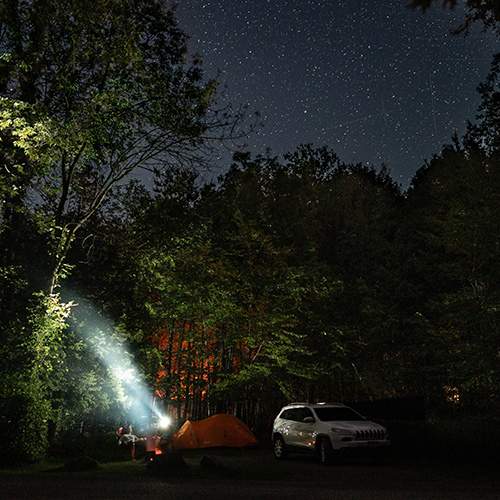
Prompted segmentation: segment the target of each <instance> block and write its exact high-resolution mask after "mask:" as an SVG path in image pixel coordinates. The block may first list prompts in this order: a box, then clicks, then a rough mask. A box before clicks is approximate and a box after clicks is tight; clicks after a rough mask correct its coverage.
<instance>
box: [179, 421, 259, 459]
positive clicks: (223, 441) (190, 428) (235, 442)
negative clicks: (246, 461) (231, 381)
mask: <svg viewBox="0 0 500 500" xmlns="http://www.w3.org/2000/svg"><path fill="white" fill-rule="evenodd" d="M258 445H259V442H258V441H257V439H256V437H255V436H254V435H253V432H252V431H251V430H250V429H249V428H248V427H247V426H246V425H245V424H244V423H243V422H242V421H241V420H239V419H238V418H236V417H233V416H232V415H228V414H227V413H221V414H218V415H214V416H212V417H209V418H206V419H204V420H200V421H199V422H195V421H192V420H186V422H185V423H184V425H183V426H182V427H181V428H180V429H179V432H178V433H177V434H176V435H175V436H174V439H173V440H172V447H173V448H174V449H175V450H184V449H192V448H212V447H216V446H228V447H232V448H247V447H249V446H258Z"/></svg>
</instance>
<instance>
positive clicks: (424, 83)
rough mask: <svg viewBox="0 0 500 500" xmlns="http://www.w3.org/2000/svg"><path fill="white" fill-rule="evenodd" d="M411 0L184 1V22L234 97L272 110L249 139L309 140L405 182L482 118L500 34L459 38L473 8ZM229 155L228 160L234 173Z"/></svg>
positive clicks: (255, 144) (285, 143) (289, 146)
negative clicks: (482, 95)
mask: <svg viewBox="0 0 500 500" xmlns="http://www.w3.org/2000/svg"><path fill="white" fill-rule="evenodd" d="M408 3H409V0H396V1H392V2H391V1H389V0H381V1H377V0H375V1H374V0H347V1H333V0H317V1H304V0H222V1H213V2H212V1H211V2H206V1H202V0H180V2H179V7H178V10H177V18H178V20H179V22H180V26H181V28H182V29H183V30H184V31H185V32H186V33H188V34H189V35H190V36H191V40H190V45H189V46H190V51H191V52H198V53H199V54H200V55H201V56H202V58H203V66H204V69H205V73H206V75H207V76H209V77H214V76H215V75H216V74H217V72H220V76H219V80H220V82H221V83H224V84H227V90H226V96H227V97H226V99H227V102H232V103H234V104H235V105H238V104H248V105H249V109H250V110H251V111H259V112H260V113H261V114H262V121H263V128H261V129H260V130H259V132H258V133H255V134H253V135H252V136H251V137H250V138H249V139H248V141H247V143H248V146H247V148H246V149H247V150H249V151H251V152H252V154H253V155H257V154H264V153H265V152H266V149H267V148H270V150H271V153H272V155H273V156H274V155H276V156H279V155H281V154H283V153H284V152H287V151H294V150H295V149H296V147H297V146H298V145H299V144H301V143H312V144H313V145H314V146H315V147H319V146H324V145H326V146H329V147H331V148H332V149H333V150H334V151H335V152H336V153H337V154H338V155H339V157H340V158H341V160H342V161H344V162H346V163H349V162H362V163H364V164H371V165H375V166H380V165H381V164H382V163H385V164H386V165H387V166H388V167H389V169H390V171H391V174H392V176H393V178H394V179H395V180H396V181H397V182H398V183H400V184H401V185H402V187H403V188H406V187H407V186H408V182H409V180H410V179H411V177H412V176H413V174H414V173H415V171H416V170H417V169H418V168H419V167H421V166H422V165H423V164H424V159H426V158H427V159H430V158H431V156H432V155H433V154H434V153H438V152H439V151H440V150H441V147H442V145H443V144H445V143H450V142H451V140H450V138H451V135H452V133H453V131H454V130H457V131H458V133H459V135H461V134H462V133H463V132H464V131H465V123H466V120H467V119H469V120H473V119H474V117H475V115H476V112H477V106H478V104H479V97H478V94H477V92H476V88H477V85H478V84H479V83H480V82H481V81H483V80H484V78H485V77H486V75H487V73H488V71H489V67H490V62H491V56H492V54H493V53H495V52H496V51H499V50H500V48H499V45H500V43H499V41H498V40H496V39H495V37H494V35H493V34H492V33H491V32H488V33H486V34H484V33H482V31H481V29H482V26H481V25H478V26H476V27H475V29H474V30H473V32H472V33H471V34H470V35H469V36H468V37H467V38H464V37H463V35H458V36H457V35H451V34H450V29H453V28H456V27H457V26H458V25H459V24H461V23H462V22H463V20H464V10H458V9H457V10H456V11H453V12H452V11H449V10H443V9H442V8H441V7H440V5H441V2H439V5H438V4H436V5H435V6H434V7H433V8H432V9H431V10H429V11H427V12H426V13H425V14H423V13H422V12H421V11H420V10H419V11H413V10H410V9H408V8H406V5H407V4H408ZM227 163H228V158H227V155H226V156H225V157H221V158H220V159H219V165H218V166H217V168H220V169H221V170H223V169H224V165H227Z"/></svg>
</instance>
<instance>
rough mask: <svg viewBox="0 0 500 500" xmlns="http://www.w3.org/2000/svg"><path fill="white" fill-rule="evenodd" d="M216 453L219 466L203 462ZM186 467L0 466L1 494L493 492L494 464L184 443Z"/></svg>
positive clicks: (384, 495) (398, 495) (485, 495)
mask: <svg viewBox="0 0 500 500" xmlns="http://www.w3.org/2000/svg"><path fill="white" fill-rule="evenodd" d="M207 455H208V456H215V457H217V458H218V461H219V462H220V464H221V465H222V467H221V468H211V469H205V468H203V467H201V465H200V464H201V459H202V458H203V457H204V456H207ZM182 457H183V459H184V461H185V462H186V464H187V466H188V467H187V469H186V470H185V471H183V472H179V471H174V470H172V471H169V472H167V473H166V474H165V475H163V476H161V477H158V476H155V475H151V474H150V473H149V472H148V471H147V470H146V467H145V463H144V461H143V460H128V461H121V462H111V463H107V464H103V465H101V466H99V467H98V468H97V469H94V470H92V471H88V472H79V473H68V472H64V471H63V470H61V469H58V468H57V467H56V466H55V465H56V464H52V466H51V467H48V468H45V469H38V470H23V471H8V472H5V471H4V472H3V473H0V498H1V499H9V500H10V499H19V500H21V499H25V498H26V499H27V498H40V499H46V500H56V499H57V500H63V499H75V500H80V499H92V500H98V499H103V500H104V499H134V500H135V499H141V500H160V499H161V500H163V499H179V498H188V499H190V498H203V499H212V498H213V499H219V500H220V499H232V500H237V499H240V498H241V499H243V498H245V499H252V498H259V499H262V498H272V499H280V498H287V499H293V498H301V499H309V498H314V499H322V498H338V499H346V500H350V499H361V500H363V499H365V498H366V499H368V498H369V499H375V500H378V499H380V500H393V499H402V498H404V499H405V500H407V499H409V500H411V499H454V500H460V499H471V498H479V499H484V500H488V499H493V498H495V499H498V498H500V479H499V478H498V477H497V476H496V475H495V473H494V468H493V466H492V468H491V470H489V468H488V465H486V466H484V465H482V466H479V465H478V464H476V465H475V466H473V467H471V466H470V465H468V466H467V467H466V466H463V465H462V466H460V465H456V464H455V465H451V464H449V463H443V462H436V461H429V460H425V461H421V460H413V459H409V458H408V457H402V456H397V457H392V458H391V459H390V460H389V461H388V462H387V463H386V464H385V465H382V466H373V465H371V464H370V463H369V462H363V461H359V462H348V463H345V464H343V465H338V466H332V467H323V466H321V465H320V464H319V463H318V462H317V461H316V460H315V459H313V458H312V457H307V456H298V455H297V456H291V457H290V458H289V459H288V460H286V461H277V460H275V459H274V458H273V457H272V455H271V453H270V451H269V450H268V449H256V450H246V451H241V450H231V449H211V450H189V451H184V452H182Z"/></svg>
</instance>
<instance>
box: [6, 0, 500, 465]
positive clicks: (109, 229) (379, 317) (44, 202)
mask: <svg viewBox="0 0 500 500" xmlns="http://www.w3.org/2000/svg"><path fill="white" fill-rule="evenodd" d="M414 3H415V4H416V5H417V4H418V5H420V6H422V5H423V6H425V5H426V4H427V3H428V2H414ZM48 4H49V2H43V1H39V0H32V1H29V2H18V1H16V0H7V1H5V2H2V4H1V5H0V48H1V50H0V52H1V53H2V54H3V55H0V160H1V161H0V166H1V168H0V280H1V286H0V352H1V359H2V363H1V365H0V372H1V377H2V384H1V385H0V422H1V424H2V430H3V432H4V440H3V442H2V444H1V445H0V451H1V452H2V453H8V454H10V455H11V456H12V454H14V455H17V456H19V457H24V458H28V459H36V458H39V457H40V456H42V455H43V453H44V452H45V450H46V449H47V446H48V443H49V442H53V441H54V440H57V439H58V438H59V437H60V436H62V435H64V434H67V433H79V432H83V431H84V430H88V431H95V430H99V429H103V428H110V427H112V426H114V425H117V424H118V423H119V422H123V421H124V419H129V421H130V419H133V418H134V417H132V416H131V415H132V414H131V412H132V411H133V410H134V408H135V410H137V405H138V400H139V399H141V398H142V396H140V395H139V393H140V392H141V391H142V392H144V393H145V394H146V395H147V396H146V398H142V399H143V401H142V402H143V403H144V401H145V400H147V399H148V398H149V399H150V400H151V401H154V404H155V405H157V406H159V407H162V408H164V409H165V411H168V412H169V413H170V414H171V415H172V416H174V417H176V418H177V419H179V420H182V419H185V418H192V419H200V418H204V417H206V416H209V415H211V414H214V413H217V412H231V413H234V414H236V415H237V416H239V417H241V418H243V419H244V420H245V421H247V422H248V423H250V424H252V425H266V424H267V423H268V421H269V419H270V418H272V417H273V416H274V415H275V413H276V412H277V410H278V409H279V407H280V405H281V404H282V403H283V402H287V401H289V400H309V401H313V400H333V401H350V402H354V401H366V400H371V399H374V400H375V399H382V398H396V397H403V396H421V397H424V398H425V401H426V405H427V407H428V408H429V409H430V411H432V412H436V413H444V414H446V413H465V414H470V415H473V414H497V413H498V411H499V409H500V335H499V333H500V325H499V321H500V287H499V283H500V266H499V258H500V236H499V235H500V113H499V111H500V84H499V78H500V55H498V56H496V57H495V58H494V60H493V61H492V65H491V72H490V74H489V75H488V77H487V79H486V80H485V82H484V83H483V84H481V85H480V87H479V89H478V91H479V93H480V96H481V106H480V108H479V110H478V116H477V117H476V118H475V120H474V121H473V122H471V123H469V125H468V128H467V132H466V133H465V135H464V136H463V137H457V136H455V137H451V138H450V144H448V145H444V146H443V148H442V150H441V151H439V152H436V155H435V156H434V157H433V158H431V159H429V160H428V161H427V162H426V163H425V164H424V165H423V166H422V167H421V168H420V169H419V170H418V172H417V173H416V174H415V176H414V178H413V180H412V182H411V185H410V187H409V189H408V190H407V191H405V192H403V191H402V190H401V188H400V186H399V185H398V184H397V183H396V182H395V181H394V180H393V179H392V178H391V175H390V171H389V170H388V169H387V168H386V167H384V166H381V167H379V168H374V167H366V166H363V165H360V164H345V163H343V162H342V161H341V159H340V158H338V157H337V155H336V154H335V152H334V151H332V150H330V149H329V148H328V147H314V146H313V145H307V144H306V145H300V146H298V147H297V149H296V151H291V152H289V153H288V154H287V155H285V156H284V157H283V158H278V157H273V156H271V155H269V156H259V157H252V156H251V155H250V154H249V153H246V152H245V151H244V150H242V151H238V152H236V153H235V154H234V159H233V163H232V165H230V166H228V169H227V171H226V172H225V173H224V174H222V175H221V176H220V177H219V178H218V179H216V180H213V181H210V182H205V181H204V179H205V176H204V175H203V174H204V173H206V169H207V168H210V164H209V161H208V160H207V158H209V157H207V155H206V153H207V148H208V147H209V144H210V141H213V140H215V139H217V140H224V138H229V139H234V135H235V134H236V132H235V130H237V127H236V126H237V125H238V124H241V123H242V121H243V120H244V110H241V112H240V111H237V110H236V111H235V109H220V108H218V104H217V103H218V101H217V95H218V90H217V85H216V83H215V82H207V81H205V80H204V78H203V73H202V68H201V65H200V64H201V63H200V61H199V60H198V59H197V58H193V59H189V55H188V54H187V53H186V35H185V34H184V33H183V32H182V31H181V30H180V29H179V28H178V26H177V22H176V20H175V10H173V9H171V8H169V7H168V5H166V4H165V2H163V1H158V0H140V1H136V2H129V1H127V0H117V1H115V2H111V3H110V2H93V3H92V5H90V4H88V3H86V2H85V1H83V0H72V1H69V2H68V1H65V2H50V5H48ZM471 4H474V3H473V2H471ZM471 9H472V10H471V14H470V16H469V20H470V22H474V21H475V20H476V19H475V18H474V17H473V14H474V15H476V14H477V13H478V11H477V10H474V5H472V7H471ZM488 13H489V14H488V15H489V17H488V20H489V23H490V25H491V26H493V28H496V27H497V26H498V24H497V21H496V19H495V18H494V17H493V14H492V13H491V12H490V11H488ZM471 118H473V117H471ZM244 126H246V127H248V126H249V127H250V128H251V125H248V124H246V125H244ZM247 133H248V130H247V129H246V130H245V131H244V134H247ZM207 141H208V142H207ZM139 171H141V172H142V174H141V175H139V174H137V172H139ZM145 172H147V175H148V178H149V179H152V182H151V183H150V184H148V185H144V184H143V183H142V182H141V181H140V179H141V178H144V173H145ZM134 173H136V174H137V175H133V174H134ZM145 404H146V403H145ZM151 404H152V403H151ZM146 407H147V404H146ZM136 416H137V418H139V416H140V411H139V410H137V413H136Z"/></svg>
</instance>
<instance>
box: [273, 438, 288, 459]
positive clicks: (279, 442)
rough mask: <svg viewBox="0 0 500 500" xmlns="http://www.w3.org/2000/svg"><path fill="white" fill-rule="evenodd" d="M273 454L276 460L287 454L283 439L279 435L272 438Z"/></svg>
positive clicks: (283, 457)
mask: <svg viewBox="0 0 500 500" xmlns="http://www.w3.org/2000/svg"><path fill="white" fill-rule="evenodd" d="M273 454H274V456H275V457H276V458H277V459H278V460H283V459H285V458H286V457H287V455H288V452H287V451H286V449H285V441H283V438H282V437H281V436H276V437H275V438H274V445H273Z"/></svg>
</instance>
